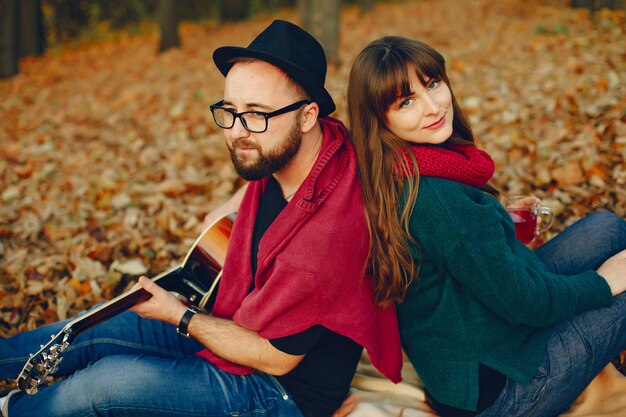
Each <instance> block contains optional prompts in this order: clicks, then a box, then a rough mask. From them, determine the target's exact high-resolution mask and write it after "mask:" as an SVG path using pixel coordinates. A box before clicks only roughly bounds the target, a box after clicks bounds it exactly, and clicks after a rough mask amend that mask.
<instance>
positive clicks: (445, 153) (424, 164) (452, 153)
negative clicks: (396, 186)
mask: <svg viewBox="0 0 626 417" xmlns="http://www.w3.org/2000/svg"><path fill="white" fill-rule="evenodd" d="M411 150H412V151H413V154H414V155H415V160H416V161H417V166H418V170H419V174H420V175H424V176H427V177H439V178H446V179H449V180H452V181H456V182H460V183H463V184H467V185H471V186H474V187H480V186H483V185H485V184H486V183H487V181H489V180H490V179H491V177H492V176H493V173H494V170H495V165H494V163H493V159H491V156H489V154H488V153H487V152H485V151H483V150H481V149H478V148H477V147H476V146H474V145H447V146H446V147H445V148H443V147H438V146H428V145H411ZM404 155H405V157H406V159H407V160H408V161H409V169H412V163H411V159H410V157H409V155H408V154H407V153H406V152H404Z"/></svg>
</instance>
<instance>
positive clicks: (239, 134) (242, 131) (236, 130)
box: [230, 117, 250, 139]
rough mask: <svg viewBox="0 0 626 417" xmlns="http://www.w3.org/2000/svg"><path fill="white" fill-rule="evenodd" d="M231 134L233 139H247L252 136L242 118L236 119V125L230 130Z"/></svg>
mask: <svg viewBox="0 0 626 417" xmlns="http://www.w3.org/2000/svg"><path fill="white" fill-rule="evenodd" d="M230 134H231V135H232V137H233V139H238V138H246V137H248V136H250V132H249V131H248V129H246V128H245V127H243V120H242V119H241V117H236V118H235V123H234V124H233V127H231V128H230Z"/></svg>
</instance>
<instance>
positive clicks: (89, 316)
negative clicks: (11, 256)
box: [65, 267, 181, 337]
mask: <svg viewBox="0 0 626 417" xmlns="http://www.w3.org/2000/svg"><path fill="white" fill-rule="evenodd" d="M180 272H181V268H180V267H176V268H174V269H171V270H169V271H167V272H165V273H163V274H160V275H158V276H156V277H154V278H153V279H152V280H153V281H155V282H157V283H159V284H161V285H162V284H164V283H165V281H169V280H173V279H175V278H176V277H177V276H178V275H179V274H180ZM150 297H152V295H150V293H149V292H147V291H146V290H144V289H143V288H137V289H134V290H131V291H128V292H125V293H124V294H121V295H119V296H117V297H116V298H114V299H112V300H110V301H108V302H106V303H104V304H101V305H100V306H98V307H95V308H93V309H91V310H89V311H88V312H87V313H85V314H83V315H82V316H79V317H78V318H76V319H74V320H72V321H71V322H70V323H68V324H67V325H66V326H65V328H66V329H68V330H70V331H71V333H72V335H73V336H74V337H75V336H76V335H78V334H80V333H82V332H84V331H85V330H89V329H90V328H92V327H94V326H95V325H97V324H100V323H101V322H103V321H105V320H108V319H110V318H111V317H113V316H116V315H118V314H120V313H122V312H124V311H126V310H128V309H129V308H131V307H132V306H134V305H135V304H138V303H140V302H142V301H146V300H147V299H149V298H150Z"/></svg>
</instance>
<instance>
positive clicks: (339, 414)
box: [333, 394, 359, 417]
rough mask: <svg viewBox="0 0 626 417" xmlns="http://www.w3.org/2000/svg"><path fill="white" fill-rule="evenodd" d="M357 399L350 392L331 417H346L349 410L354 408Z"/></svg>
mask: <svg viewBox="0 0 626 417" xmlns="http://www.w3.org/2000/svg"><path fill="white" fill-rule="evenodd" d="M357 405H359V400H358V398H357V397H356V396H355V395H354V394H350V395H349V396H348V398H346V399H345V400H344V402H343V404H341V407H339V408H338V409H337V410H336V411H335V412H334V413H333V417H347V416H348V415H349V414H350V413H351V412H353V411H354V410H356V407H357Z"/></svg>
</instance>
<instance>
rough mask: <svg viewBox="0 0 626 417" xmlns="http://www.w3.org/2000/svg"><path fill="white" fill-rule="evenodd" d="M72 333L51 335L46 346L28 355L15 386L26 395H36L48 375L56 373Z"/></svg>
mask: <svg viewBox="0 0 626 417" xmlns="http://www.w3.org/2000/svg"><path fill="white" fill-rule="evenodd" d="M71 334H72V331H71V330H69V329H63V330H61V331H60V332H59V333H58V334H57V335H53V336H52V337H51V339H50V341H49V342H48V343H47V344H46V345H41V348H40V349H39V351H38V352H37V353H34V354H32V355H30V358H29V359H28V361H27V362H26V365H24V368H23V369H22V372H20V375H19V376H18V377H17V386H18V388H19V389H20V390H22V391H24V392H25V393H27V394H36V393H37V391H38V389H39V386H40V385H42V384H44V383H45V381H46V378H47V377H48V375H52V374H53V373H55V372H56V371H57V368H58V366H59V363H61V361H62V360H63V357H62V356H61V355H62V353H63V352H64V351H65V349H67V347H68V346H69V345H70V343H71Z"/></svg>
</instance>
